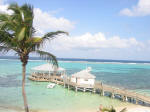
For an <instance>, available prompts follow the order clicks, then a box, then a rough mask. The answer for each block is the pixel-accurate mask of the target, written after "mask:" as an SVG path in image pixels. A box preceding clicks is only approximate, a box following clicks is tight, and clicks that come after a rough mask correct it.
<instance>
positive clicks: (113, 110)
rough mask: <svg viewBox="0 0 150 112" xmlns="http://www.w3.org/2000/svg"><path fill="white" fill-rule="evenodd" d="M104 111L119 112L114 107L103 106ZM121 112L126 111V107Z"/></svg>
mask: <svg viewBox="0 0 150 112" xmlns="http://www.w3.org/2000/svg"><path fill="white" fill-rule="evenodd" d="M102 112H117V111H116V110H115V109H114V108H113V107H111V108H103V109H102ZM120 112H126V108H124V109H122V110H121V111H120Z"/></svg>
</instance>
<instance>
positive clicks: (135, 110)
mask: <svg viewBox="0 0 150 112" xmlns="http://www.w3.org/2000/svg"><path fill="white" fill-rule="evenodd" d="M114 108H115V109H116V110H117V111H116V112H120V111H121V110H122V109H124V108H127V111H126V112H150V107H144V106H141V105H135V104H127V105H126V106H121V107H114ZM97 110H98V108H97V109H91V110H89V109H82V110H78V112H97ZM0 111H3V112H24V109H23V108H19V107H3V106H0ZM30 112H74V111H70V110H65V111H61V110H60V111H59V110H58V111H54V110H43V109H37V110H35V109H30Z"/></svg>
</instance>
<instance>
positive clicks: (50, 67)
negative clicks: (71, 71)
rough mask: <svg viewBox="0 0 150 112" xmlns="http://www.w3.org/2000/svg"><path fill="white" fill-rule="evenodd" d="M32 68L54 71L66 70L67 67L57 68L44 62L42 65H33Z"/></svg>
mask: <svg viewBox="0 0 150 112" xmlns="http://www.w3.org/2000/svg"><path fill="white" fill-rule="evenodd" d="M32 70H34V71H43V72H54V71H55V70H57V71H64V70H65V69H64V68H61V67H59V68H57V69H56V67H55V66H53V65H52V64H50V63H48V64H43V65H40V66H36V67H33V68H32Z"/></svg>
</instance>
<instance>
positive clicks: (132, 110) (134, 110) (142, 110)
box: [116, 105, 150, 112]
mask: <svg viewBox="0 0 150 112" xmlns="http://www.w3.org/2000/svg"><path fill="white" fill-rule="evenodd" d="M123 108H127V112H150V107H144V106H140V105H130V106H127V107H118V108H116V109H117V112H120V111H121V110H122V109H123Z"/></svg>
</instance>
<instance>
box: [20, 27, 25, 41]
mask: <svg viewBox="0 0 150 112" xmlns="http://www.w3.org/2000/svg"><path fill="white" fill-rule="evenodd" d="M25 30H26V28H25V27H23V28H22V29H21V31H20V33H19V34H18V41H22V40H23V39H24V37H25Z"/></svg>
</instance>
